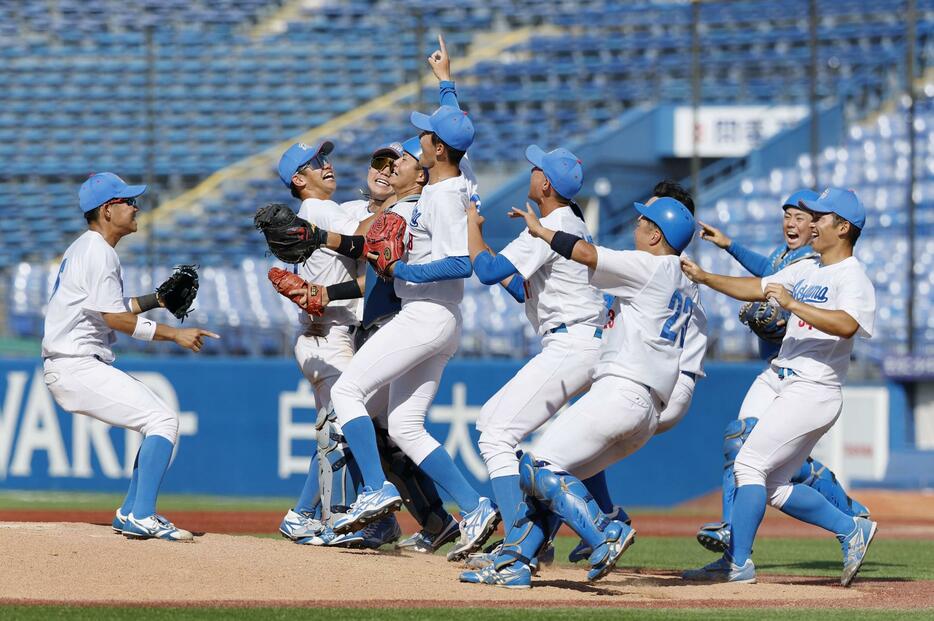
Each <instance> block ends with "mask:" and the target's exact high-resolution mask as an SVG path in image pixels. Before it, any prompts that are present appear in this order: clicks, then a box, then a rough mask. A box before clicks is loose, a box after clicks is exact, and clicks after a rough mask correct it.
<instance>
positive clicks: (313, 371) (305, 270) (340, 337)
mask: <svg viewBox="0 0 934 621" xmlns="http://www.w3.org/2000/svg"><path fill="white" fill-rule="evenodd" d="M298 215H299V217H301V218H304V219H305V220H307V221H308V222H310V223H311V224H314V225H315V226H317V227H319V228H321V229H324V230H326V231H332V232H334V233H340V234H342V235H353V233H354V232H355V231H356V230H357V225H358V224H359V219H358V216H360V215H361V213H360V209H359V208H358V207H357V206H354V205H350V206H349V207H348V206H347V205H346V204H345V205H338V204H337V203H335V202H334V201H331V200H320V199H316V198H308V199H305V200H304V201H302V205H301V208H300V209H299V212H298ZM365 268H366V263H365V262H364V261H362V260H355V259H351V258H349V257H345V256H343V255H340V254H338V253H336V252H334V251H333V250H330V249H328V248H319V249H318V250H316V251H315V252H314V253H313V254H312V255H311V257H309V258H308V260H307V261H305V263H303V264H301V265H299V266H298V275H299V276H301V277H302V278H304V279H305V280H306V281H308V282H310V283H315V284H318V285H322V286H325V287H327V286H329V285H336V284H339V283H342V282H346V281H348V280H355V279H356V278H357V276H358V274H360V270H362V269H365ZM362 313H363V304H362V301H361V300H360V299H353V300H335V301H333V302H330V303H329V304H328V305H327V307H325V309H324V314H323V315H322V316H321V317H313V316H311V315H309V314H308V313H306V312H305V311H302V310H299V311H298V317H299V322H300V325H301V330H302V332H301V334H300V335H299V336H298V339H297V340H296V342H295V359H296V361H297V362H298V366H299V368H301V370H302V373H303V374H304V375H305V377H306V378H308V381H309V382H311V386H312V389H313V390H314V392H315V402H316V404H317V406H318V409H323V408H326V407H327V406H328V404H330V402H331V388H332V387H333V386H334V382H336V381H337V378H338V377H340V374H341V373H342V372H343V370H344V369H345V368H347V365H348V364H350V359H351V358H353V354H354V343H353V332H354V330H355V329H356V326H357V325H359V323H360V318H361V316H362ZM313 334H320V335H321V336H314V335H313Z"/></svg>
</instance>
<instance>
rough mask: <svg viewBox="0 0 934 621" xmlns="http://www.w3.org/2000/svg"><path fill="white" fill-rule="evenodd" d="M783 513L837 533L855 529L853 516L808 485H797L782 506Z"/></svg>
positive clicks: (845, 533)
mask: <svg viewBox="0 0 934 621" xmlns="http://www.w3.org/2000/svg"><path fill="white" fill-rule="evenodd" d="M782 513H787V514H788V515H790V516H791V517H793V518H795V519H798V520H801V521H802V522H807V523H808V524H814V525H815V526H820V527H821V528H823V529H824V530H829V531H830V532H832V533H834V534H836V535H848V534H849V533H850V532H851V531H852V530H853V518H852V517H851V516H849V515H847V514H846V513H844V512H843V511H840V509H838V508H837V507H835V506H834V505H833V503H831V502H830V501H829V500H827V499H826V498H824V497H823V496H821V494H820V492H818V491H817V490H815V489H813V488H811V487H808V486H807V485H800V484H799V485H795V486H794V487H792V488H791V495H789V496H788V500H786V501H785V504H784V506H783V507H782Z"/></svg>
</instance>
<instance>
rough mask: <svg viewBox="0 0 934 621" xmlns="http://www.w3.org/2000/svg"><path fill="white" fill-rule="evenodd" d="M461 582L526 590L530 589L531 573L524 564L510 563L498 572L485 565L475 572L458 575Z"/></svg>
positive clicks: (491, 566)
mask: <svg viewBox="0 0 934 621" xmlns="http://www.w3.org/2000/svg"><path fill="white" fill-rule="evenodd" d="M460 581H461V582H468V583H470V584H489V585H491V586H498V587H502V588H504V589H528V588H531V587H532V571H531V570H530V569H529V566H528V565H526V564H524V563H518V562H516V563H512V564H510V565H507V566H506V567H503V568H501V569H499V570H496V569H494V568H493V565H487V566H486V567H484V568H483V569H480V570H476V571H464V572H461V575H460Z"/></svg>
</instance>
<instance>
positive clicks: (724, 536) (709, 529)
mask: <svg viewBox="0 0 934 621" xmlns="http://www.w3.org/2000/svg"><path fill="white" fill-rule="evenodd" d="M697 543H699V544H701V545H702V546H704V547H705V548H706V549H708V550H710V551H711V552H716V553H717V554H723V553H724V552H726V551H727V549H728V548H729V547H730V525H729V524H727V523H726V522H708V523H707V524H704V525H703V526H701V527H700V530H699V531H697Z"/></svg>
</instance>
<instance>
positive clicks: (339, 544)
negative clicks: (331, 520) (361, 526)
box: [327, 530, 366, 550]
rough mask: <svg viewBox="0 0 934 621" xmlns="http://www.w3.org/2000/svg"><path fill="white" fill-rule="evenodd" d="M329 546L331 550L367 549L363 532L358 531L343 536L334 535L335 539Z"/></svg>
mask: <svg viewBox="0 0 934 621" xmlns="http://www.w3.org/2000/svg"><path fill="white" fill-rule="evenodd" d="M331 532H333V531H331ZM327 545H328V547H330V548H350V549H352V550H362V549H363V548H365V547H366V544H365V543H364V539H363V530H358V531H356V532H353V533H344V534H343V535H334V538H333V539H331V540H330V541H329V542H328V543H327Z"/></svg>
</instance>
